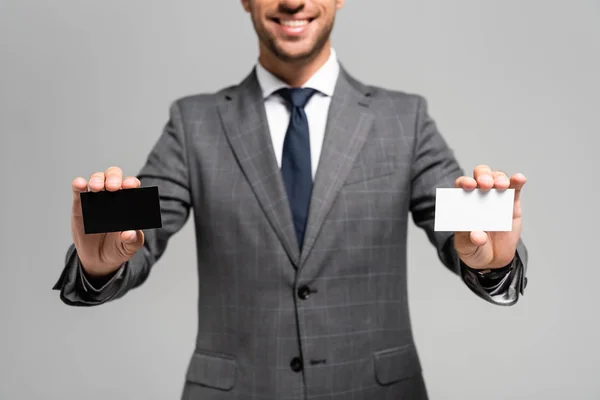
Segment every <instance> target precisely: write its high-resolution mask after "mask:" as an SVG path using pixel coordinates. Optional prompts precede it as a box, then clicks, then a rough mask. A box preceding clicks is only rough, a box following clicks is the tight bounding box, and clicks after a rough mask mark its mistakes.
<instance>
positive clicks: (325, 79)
mask: <svg viewBox="0 0 600 400" xmlns="http://www.w3.org/2000/svg"><path fill="white" fill-rule="evenodd" d="M330 53H331V54H330V55H329V59H328V60H327V62H325V64H323V66H322V67H321V68H319V70H318V71H317V72H316V73H315V74H314V75H313V76H312V77H311V78H310V79H309V80H308V81H307V82H306V83H305V84H304V85H302V87H308V88H312V89H316V90H318V91H319V92H321V93H322V94H324V95H326V96H330V97H331V96H333V91H334V89H335V84H336V82H337V78H338V75H339V72H340V66H339V63H338V60H337V55H336V53H335V50H334V49H331V52H330ZM256 78H257V79H258V83H259V85H260V88H261V90H262V93H263V98H265V99H266V98H267V97H269V96H270V95H272V94H273V93H274V92H276V91H277V90H279V89H282V88H286V87H289V85H288V84H287V83H285V82H283V81H282V80H280V79H279V78H277V77H276V76H275V75H273V74H272V73H270V72H269V71H267V70H266V69H265V68H264V67H263V66H262V65H261V64H260V63H257V64H256Z"/></svg>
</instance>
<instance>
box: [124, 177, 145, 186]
mask: <svg viewBox="0 0 600 400" xmlns="http://www.w3.org/2000/svg"><path fill="white" fill-rule="evenodd" d="M141 185H142V184H141V182H140V180H139V179H138V178H136V177H135V176H128V177H127V178H125V179H123V183H122V185H121V186H122V187H123V189H136V188H139V187H140V186H141Z"/></svg>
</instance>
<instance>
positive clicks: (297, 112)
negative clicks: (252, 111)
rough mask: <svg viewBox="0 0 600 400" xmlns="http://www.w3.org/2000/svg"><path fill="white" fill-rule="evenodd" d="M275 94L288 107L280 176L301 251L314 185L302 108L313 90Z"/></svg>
mask: <svg viewBox="0 0 600 400" xmlns="http://www.w3.org/2000/svg"><path fill="white" fill-rule="evenodd" d="M278 93H279V95H280V96H281V97H283V98H284V99H285V100H286V101H287V102H288V104H289V105H290V107H291V117H290V124H289V125H288V129H287V132H286V134H285V140H284V142H283V155H282V157H281V173H282V175H283V181H284V183H285V190H286V192H287V195H288V199H289V201H290V208H291V210H292V216H293V218H294V228H295V230H296V236H297V238H298V245H299V246H300V248H302V243H303V241H304V230H305V229H306V220H307V219H308V207H309V203H310V196H311V194H312V185H313V180H312V168H311V160H310V137H309V132H308V119H307V118H306V113H305V112H304V106H305V105H306V103H308V100H309V99H310V98H311V96H312V95H313V94H315V93H316V90H315V89H310V88H287V89H280V90H279V91H278Z"/></svg>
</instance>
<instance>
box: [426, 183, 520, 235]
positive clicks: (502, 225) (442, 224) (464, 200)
mask: <svg viewBox="0 0 600 400" xmlns="http://www.w3.org/2000/svg"><path fill="white" fill-rule="evenodd" d="M514 199H515V190H514V189H505V190H498V189H491V190H487V191H483V190H480V189H474V190H465V189H462V188H443V189H442V188H438V189H437V190H436V196H435V227H434V230H436V231H451V232H465V231H489V232H506V231H511V230H512V215H513V206H514Z"/></svg>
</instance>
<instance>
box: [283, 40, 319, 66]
mask: <svg viewBox="0 0 600 400" xmlns="http://www.w3.org/2000/svg"><path fill="white" fill-rule="evenodd" d="M274 47H275V48H274V49H273V50H275V51H274V53H275V55H276V56H277V58H279V59H281V60H282V61H286V62H302V61H307V60H310V59H311V58H313V57H314V56H316V55H317V54H318V53H319V51H320V50H321V48H319V47H318V46H316V45H314V44H308V43H276V45H275V46H274Z"/></svg>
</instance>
